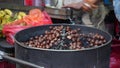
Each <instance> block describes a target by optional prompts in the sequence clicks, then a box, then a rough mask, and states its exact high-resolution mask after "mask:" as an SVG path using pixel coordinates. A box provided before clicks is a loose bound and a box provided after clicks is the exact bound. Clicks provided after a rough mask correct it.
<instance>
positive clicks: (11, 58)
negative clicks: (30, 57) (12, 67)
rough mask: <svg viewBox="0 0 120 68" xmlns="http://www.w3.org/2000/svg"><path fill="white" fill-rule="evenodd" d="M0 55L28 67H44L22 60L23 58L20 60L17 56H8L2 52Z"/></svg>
mask: <svg viewBox="0 0 120 68" xmlns="http://www.w3.org/2000/svg"><path fill="white" fill-rule="evenodd" d="M0 56H1V57H2V58H4V59H6V60H10V61H13V62H15V63H18V64H22V65H26V66H30V67H33V68H45V67H42V66H39V65H36V64H33V63H30V62H27V61H24V60H20V59H17V58H13V57H10V56H8V55H2V54H0Z"/></svg>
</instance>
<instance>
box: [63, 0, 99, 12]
mask: <svg viewBox="0 0 120 68" xmlns="http://www.w3.org/2000/svg"><path fill="white" fill-rule="evenodd" d="M99 2H100V0H84V1H83V2H78V3H72V4H68V5H65V6H64V7H65V8H73V9H76V10H79V9H83V10H84V11H90V10H91V9H95V8H97V4H98V3H99Z"/></svg>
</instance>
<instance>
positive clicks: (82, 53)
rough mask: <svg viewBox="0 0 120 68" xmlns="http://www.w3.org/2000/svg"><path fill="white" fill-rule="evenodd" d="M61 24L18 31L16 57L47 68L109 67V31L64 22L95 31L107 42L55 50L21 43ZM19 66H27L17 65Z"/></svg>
mask: <svg viewBox="0 0 120 68" xmlns="http://www.w3.org/2000/svg"><path fill="white" fill-rule="evenodd" d="M60 25H61V24H60ZM60 25H59V24H54V25H45V26H37V27H32V28H28V29H25V30H22V31H20V32H18V33H17V34H16V35H15V41H16V45H15V56H16V58H18V59H22V60H25V61H28V62H31V63H34V64H37V65H40V66H43V67H45V68H109V58H110V50H111V40H112V37H111V36H110V34H108V33H107V32H104V31H101V30H98V29H96V28H91V27H86V26H80V25H68V24H67V25H66V24H64V25H63V24H62V25H63V26H69V27H71V28H73V29H77V28H80V29H81V30H82V32H83V33H90V32H93V33H99V34H101V35H103V36H104V37H105V38H106V40H107V42H106V43H105V44H103V45H101V46H98V47H94V48H86V49H81V50H54V49H40V48H33V47H27V46H25V45H23V44H21V43H20V42H22V41H26V40H28V39H29V38H30V37H33V36H36V35H41V34H43V33H44V32H45V30H49V26H60ZM17 68H27V67H25V66H21V65H17Z"/></svg>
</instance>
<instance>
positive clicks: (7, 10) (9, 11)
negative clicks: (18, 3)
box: [4, 9, 13, 16]
mask: <svg viewBox="0 0 120 68" xmlns="http://www.w3.org/2000/svg"><path fill="white" fill-rule="evenodd" d="M4 11H5V12H6V14H8V15H10V16H12V14H13V13H12V11H11V10H9V9H4Z"/></svg>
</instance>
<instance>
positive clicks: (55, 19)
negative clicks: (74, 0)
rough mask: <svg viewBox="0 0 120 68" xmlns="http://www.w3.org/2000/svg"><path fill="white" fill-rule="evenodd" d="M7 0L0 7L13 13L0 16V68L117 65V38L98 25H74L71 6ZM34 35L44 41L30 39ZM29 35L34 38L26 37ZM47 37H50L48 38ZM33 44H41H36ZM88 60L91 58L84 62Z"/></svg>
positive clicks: (112, 67)
mask: <svg viewBox="0 0 120 68" xmlns="http://www.w3.org/2000/svg"><path fill="white" fill-rule="evenodd" d="M26 1H27V0H26ZM2 2H3V1H2ZM4 2H7V1H4ZM11 2H12V3H11V4H8V2H7V3H0V6H1V7H0V10H2V11H6V10H5V9H7V11H8V10H9V11H12V13H13V15H14V16H13V17H15V18H14V20H13V19H12V21H6V20H5V24H2V21H3V20H2V19H1V25H4V27H3V26H2V27H1V28H2V30H1V31H2V35H1V38H0V52H1V53H0V55H2V56H1V57H0V59H1V61H0V68H25V67H26V68H27V67H29V66H31V67H33V68H35V67H37V66H38V67H40V68H79V67H82V68H119V67H120V65H119V63H120V61H119V60H120V58H119V57H120V56H119V55H118V54H119V45H120V42H119V40H118V39H116V38H112V37H111V35H110V34H109V33H106V32H104V31H101V30H99V29H96V28H92V27H87V26H81V25H75V23H74V19H73V17H74V14H75V13H74V12H73V11H72V10H71V9H65V8H64V9H57V8H51V7H47V8H45V7H44V6H43V5H44V4H42V5H40V6H32V3H31V2H30V4H26V5H29V6H23V3H24V1H21V2H19V5H18V4H17V5H16V4H14V1H11ZM16 3H17V2H16ZM21 4H22V5H21ZM38 9H39V10H38ZM33 10H35V12H33ZM19 12H24V13H23V15H25V16H26V17H23V16H22V17H20V16H19ZM10 14H11V13H10ZM16 15H17V16H16ZM35 15H36V16H37V17H36V16H35ZM34 16H35V17H34ZM24 18H25V19H24ZM7 22H8V23H9V24H10V25H9V24H7ZM21 22H22V24H21ZM51 24H52V25H51ZM116 24H118V21H117V22H116ZM18 25H19V26H18ZM21 25H22V26H21ZM23 25H26V26H23ZM63 26H64V27H63ZM51 27H52V28H51ZM39 29H40V31H39ZM117 29H118V28H116V30H117ZM88 30H89V31H88ZM19 31H21V32H19ZM17 32H18V33H17ZM32 32H34V33H32ZM16 33H17V34H16ZM87 34H88V35H87ZM14 36H15V37H14ZM34 36H35V37H34ZM36 36H38V37H39V38H40V41H41V40H47V41H44V42H46V43H42V42H43V41H42V42H41V43H33V42H36V41H39V38H38V37H36ZM41 36H42V37H41ZM46 36H47V37H48V38H47V37H46ZM54 36H55V37H57V38H55V37H54ZM13 37H14V38H13ZM31 37H34V39H32V40H31V41H28V40H29V39H30V38H31ZM45 38H47V39H45ZM51 38H53V39H52V40H51ZM72 38H73V39H72ZM89 39H90V40H92V41H90V40H89ZM26 40H27V42H29V43H27V42H26ZM35 40H36V41H35ZM75 41H77V42H75ZM31 42H32V43H31ZM55 42H58V43H55ZM78 42H81V43H78ZM23 43H24V44H23ZM27 44H28V45H27ZM31 44H34V45H31ZM35 44H41V45H37V46H36V45H35ZM43 45H45V46H43ZM72 45H74V46H72ZM77 45H79V46H77ZM87 45H89V46H87ZM21 50H22V51H21ZM3 53H5V54H6V55H4V54H3ZM38 53H40V54H38ZM38 55H39V57H38ZM3 58H4V59H3ZM16 58H17V59H16ZM36 58H37V59H36ZM12 59H13V60H12ZM19 59H20V60H19ZM64 60H66V61H64ZM63 61H64V62H63ZM81 61H82V62H81ZM88 61H91V62H90V63H88ZM16 63H17V65H16ZM66 63H67V64H66ZM16 66H17V67H16Z"/></svg>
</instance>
